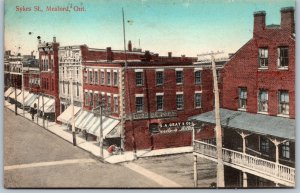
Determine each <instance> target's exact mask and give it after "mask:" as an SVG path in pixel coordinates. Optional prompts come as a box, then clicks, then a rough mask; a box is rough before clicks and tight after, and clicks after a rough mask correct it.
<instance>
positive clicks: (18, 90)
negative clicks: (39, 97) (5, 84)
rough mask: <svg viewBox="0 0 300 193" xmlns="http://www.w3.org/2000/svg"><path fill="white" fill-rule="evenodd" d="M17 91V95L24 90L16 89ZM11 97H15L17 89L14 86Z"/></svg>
mask: <svg viewBox="0 0 300 193" xmlns="http://www.w3.org/2000/svg"><path fill="white" fill-rule="evenodd" d="M16 91H17V96H18V95H19V94H21V92H22V91H21V90H20V89H16ZM9 98H12V99H15V89H14V88H13V92H12V93H11V94H10V95H9Z"/></svg>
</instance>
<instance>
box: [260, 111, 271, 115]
mask: <svg viewBox="0 0 300 193" xmlns="http://www.w3.org/2000/svg"><path fill="white" fill-rule="evenodd" d="M257 113H258V114H263V115H269V113H268V112H264V111H258V112H257Z"/></svg>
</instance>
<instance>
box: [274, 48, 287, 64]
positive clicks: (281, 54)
mask: <svg viewBox="0 0 300 193" xmlns="http://www.w3.org/2000/svg"><path fill="white" fill-rule="evenodd" d="M277 62H278V67H279V68H288V66H289V48H288V47H279V48H278V60H277Z"/></svg>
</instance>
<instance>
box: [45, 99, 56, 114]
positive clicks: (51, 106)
mask: <svg viewBox="0 0 300 193" xmlns="http://www.w3.org/2000/svg"><path fill="white" fill-rule="evenodd" d="M44 111H45V113H52V112H55V100H54V99H52V98H49V100H48V101H47V103H44Z"/></svg>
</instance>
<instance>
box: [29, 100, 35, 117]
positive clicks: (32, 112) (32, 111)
mask: <svg viewBox="0 0 300 193" xmlns="http://www.w3.org/2000/svg"><path fill="white" fill-rule="evenodd" d="M35 108H36V103H34V105H33V108H31V112H30V113H31V119H32V121H33V120H34V114H35Z"/></svg>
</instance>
